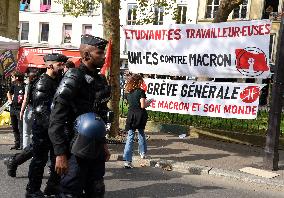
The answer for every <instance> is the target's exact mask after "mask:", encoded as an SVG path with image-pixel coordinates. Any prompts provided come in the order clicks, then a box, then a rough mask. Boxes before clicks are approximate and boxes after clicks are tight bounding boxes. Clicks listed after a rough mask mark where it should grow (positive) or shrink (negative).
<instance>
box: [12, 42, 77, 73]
mask: <svg viewBox="0 0 284 198" xmlns="http://www.w3.org/2000/svg"><path fill="white" fill-rule="evenodd" d="M50 53H59V54H64V55H65V56H67V57H69V58H70V59H69V60H71V61H73V62H74V63H75V65H76V66H78V65H79V64H80V52H79V50H78V49H63V48H36V47H20V48H19V51H18V65H17V69H18V70H19V71H21V72H23V73H24V72H26V70H27V68H28V67H37V68H44V67H45V65H44V61H43V56H44V55H45V54H50Z"/></svg>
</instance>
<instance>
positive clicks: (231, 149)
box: [110, 132, 284, 187]
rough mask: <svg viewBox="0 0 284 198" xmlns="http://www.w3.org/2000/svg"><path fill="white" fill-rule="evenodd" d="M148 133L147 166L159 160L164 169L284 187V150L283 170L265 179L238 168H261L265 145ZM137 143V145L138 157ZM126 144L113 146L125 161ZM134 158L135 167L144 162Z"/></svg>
mask: <svg viewBox="0 0 284 198" xmlns="http://www.w3.org/2000/svg"><path fill="white" fill-rule="evenodd" d="M147 134H148V135H150V139H149V140H148V149H149V151H148V155H149V156H150V160H144V163H146V164H148V165H151V166H155V165H156V163H157V162H159V164H162V165H161V166H162V167H163V166H164V167H166V168H165V169H168V168H169V167H168V166H170V169H173V170H175V171H179V172H184V173H190V174H209V175H215V176H225V177H230V178H235V179H240V180H243V181H249V182H256V183H266V184H270V185H275V186H281V187H284V151H281V150H280V151H279V152H280V162H279V164H280V170H278V171H274V172H275V173H278V174H280V176H278V177H275V178H273V179H265V178H262V177H258V176H253V175H250V174H246V173H242V172H240V171H239V169H241V168H244V167H254V168H261V165H262V161H263V156H264V150H263V148H259V147H253V146H247V145H240V144H234V143H227V142H221V141H215V140H208V139H199V138H190V137H185V138H184V139H180V138H179V137H178V135H176V134H169V133H168V134H167V133H160V132H152V133H150V132H147ZM137 146H138V145H137V144H136V145H135V149H136V151H135V155H136V156H137V155H138V152H137ZM123 147H124V145H119V144H118V145H111V146H110V148H111V149H112V152H113V153H114V154H117V158H118V159H120V160H122V152H123ZM114 156H116V155H114ZM134 160H136V162H135V163H134V165H135V166H140V164H141V163H142V164H143V160H142V161H141V159H139V157H135V158H134Z"/></svg>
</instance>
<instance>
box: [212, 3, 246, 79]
mask: <svg viewBox="0 0 284 198" xmlns="http://www.w3.org/2000/svg"><path fill="white" fill-rule="evenodd" d="M243 1H244V0H221V2H220V5H219V8H218V10H217V12H216V15H215V17H214V20H213V21H212V23H220V22H226V21H227V20H228V17H229V15H230V13H231V12H232V11H233V10H234V9H235V8H237V7H238V6H239V5H241V4H242V3H243ZM226 80H228V79H225V78H219V79H217V80H215V81H216V82H224V81H225V82H226ZM232 80H235V79H232Z"/></svg>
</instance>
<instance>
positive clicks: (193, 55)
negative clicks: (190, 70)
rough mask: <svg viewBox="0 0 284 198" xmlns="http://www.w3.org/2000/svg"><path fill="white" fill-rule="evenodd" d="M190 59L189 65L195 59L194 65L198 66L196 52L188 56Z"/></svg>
mask: <svg viewBox="0 0 284 198" xmlns="http://www.w3.org/2000/svg"><path fill="white" fill-rule="evenodd" d="M188 59H189V65H190V66H191V61H193V62H194V63H193V66H197V64H196V54H189V56H188Z"/></svg>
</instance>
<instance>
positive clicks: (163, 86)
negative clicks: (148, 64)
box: [160, 83, 166, 96]
mask: <svg viewBox="0 0 284 198" xmlns="http://www.w3.org/2000/svg"><path fill="white" fill-rule="evenodd" d="M165 85H166V83H162V84H161V88H160V95H161V96H164V95H166V94H165V93H164V91H165V90H166V88H165Z"/></svg>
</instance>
